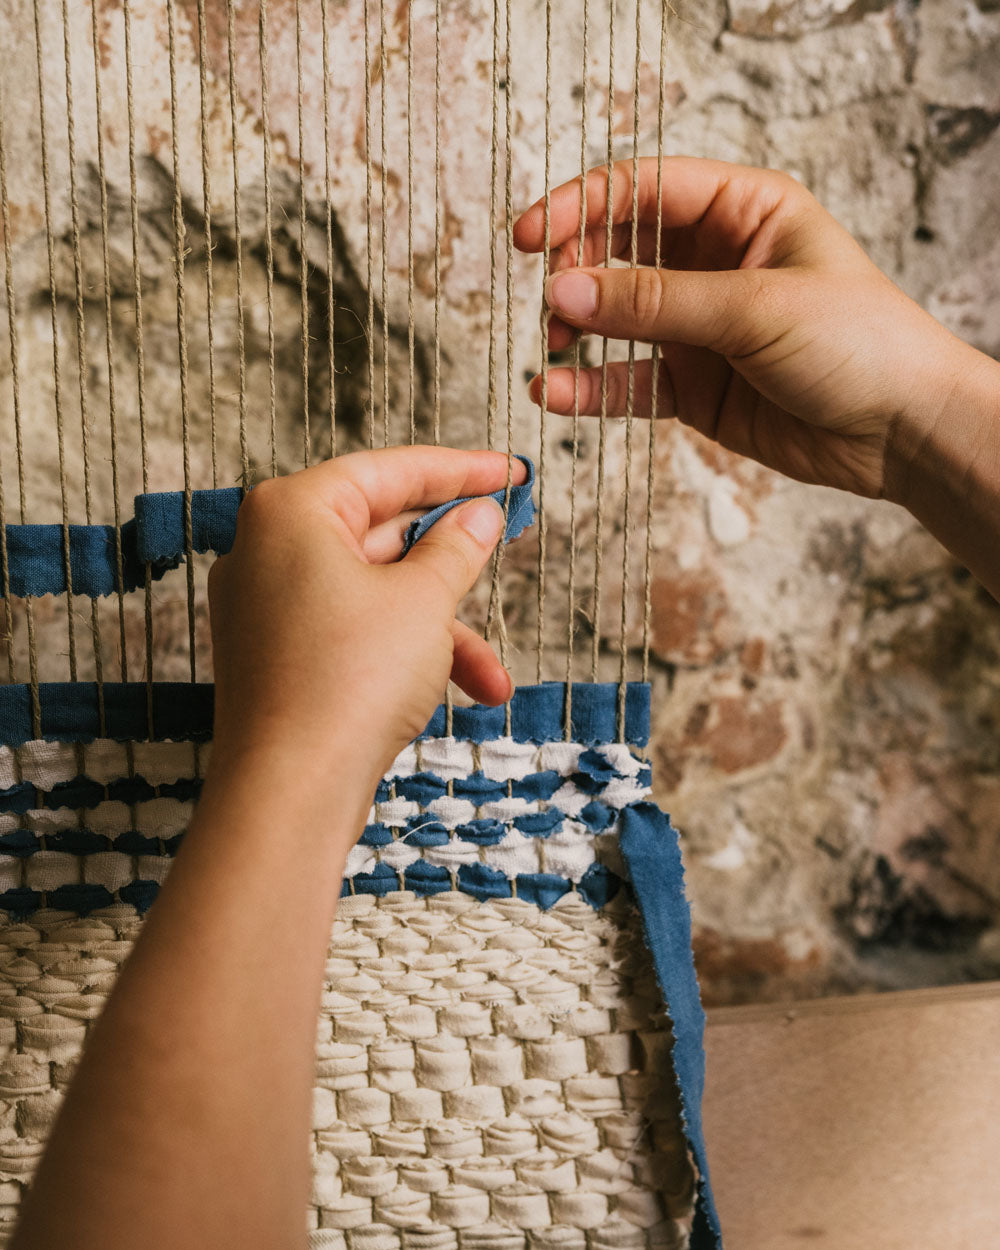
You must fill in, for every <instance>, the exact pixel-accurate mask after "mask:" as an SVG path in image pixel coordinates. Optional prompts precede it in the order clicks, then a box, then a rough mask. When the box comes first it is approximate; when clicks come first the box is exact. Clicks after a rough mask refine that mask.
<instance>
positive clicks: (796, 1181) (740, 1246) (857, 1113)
mask: <svg viewBox="0 0 1000 1250" xmlns="http://www.w3.org/2000/svg"><path fill="white" fill-rule="evenodd" d="M707 1054H708V1081H707V1089H706V1098H705V1131H706V1135H707V1139H708V1153H709V1160H710V1166H711V1168H712V1179H713V1183H714V1187H715V1193H716V1199H717V1202H718V1206H719V1211H720V1215H721V1218H722V1227H723V1232H724V1235H725V1245H726V1250H945V1248H947V1250H990V1248H991V1247H1000V982H998V983H990V984H988V985H975V986H962V987H956V988H954V989H944V990H926V991H912V992H905V993H897V994H883V995H865V996H863V997H857V998H839V999H826V1000H822V1001H818V1002H811V1003H803V1004H797V1005H795V1006H794V1007H791V1008H789V1007H777V1006H774V1007H770V1006H769V1007H727V1008H721V1009H717V1010H714V1011H711V1012H709V1024H708V1031H707Z"/></svg>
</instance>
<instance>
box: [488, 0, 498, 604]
mask: <svg viewBox="0 0 1000 1250" xmlns="http://www.w3.org/2000/svg"><path fill="white" fill-rule="evenodd" d="M491 85H492V90H493V100H492V113H491V121H490V136H491V139H490V217H489V231H490V233H489V254H490V324H489V344H488V360H487V368H486V446H487V447H488V448H489V449H490V450H491V451H492V450H493V447H494V445H495V443H496V420H497V352H496V338H497V336H496V314H497V170H498V162H497V149H498V148H499V146H500V132H499V119H500V0H493V72H492V78H491ZM492 614H493V596H492V594H491V596H490V617H491V618H492Z"/></svg>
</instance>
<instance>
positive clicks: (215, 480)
mask: <svg viewBox="0 0 1000 1250" xmlns="http://www.w3.org/2000/svg"><path fill="white" fill-rule="evenodd" d="M207 42H208V40H207V32H206V26H205V0H198V96H199V101H200V106H201V131H200V137H201V199H202V205H203V209H202V215H203V218H204V233H205V318H206V329H207V334H208V431H209V444H210V448H211V455H212V486H213V488H214V487H216V486H218V484H219V456H218V433H217V429H216V422H217V415H216V394H215V281H214V276H213V273H212V250H213V243H212V174H211V170H210V167H209V160H208V66H207V63H206V56H207Z"/></svg>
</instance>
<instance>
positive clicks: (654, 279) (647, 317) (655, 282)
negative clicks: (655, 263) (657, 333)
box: [629, 269, 663, 329]
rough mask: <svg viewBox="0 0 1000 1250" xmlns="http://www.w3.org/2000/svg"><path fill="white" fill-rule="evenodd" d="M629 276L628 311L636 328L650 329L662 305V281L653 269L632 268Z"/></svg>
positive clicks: (657, 318)
mask: <svg viewBox="0 0 1000 1250" xmlns="http://www.w3.org/2000/svg"><path fill="white" fill-rule="evenodd" d="M629 277H630V279H631V281H630V285H629V300H630V307H629V312H630V313H631V315H632V317H633V318H634V320H635V325H636V327H637V328H642V327H647V328H650V329H652V328H653V327H654V326H655V324H656V322H657V321H658V320H659V316H660V311H661V309H662V307H663V282H662V280H661V278H660V275H659V273H657V272H656V271H655V270H653V269H636V270H633V271H632V272H631V273H630V274H629Z"/></svg>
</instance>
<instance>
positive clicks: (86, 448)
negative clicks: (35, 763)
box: [61, 0, 105, 761]
mask: <svg viewBox="0 0 1000 1250" xmlns="http://www.w3.org/2000/svg"><path fill="white" fill-rule="evenodd" d="M61 7H62V34H63V71H64V81H65V89H66V151H67V157H68V162H69V203H70V239H71V246H72V252H73V294H74V313H75V323H76V364H77V393H78V395H79V400H80V442H81V447H82V451H83V506H84V516H85V519H86V523H87V524H88V525H90V524H92V523H93V519H94V515H93V492H92V489H91V481H92V480H91V463H90V404H89V395H88V388H87V373H88V362H87V320H86V313H85V311H84V302H83V301H84V289H83V249H82V246H81V242H80V199H79V194H78V188H77V180H76V116H75V101H74V97H73V71H72V62H71V57H70V39H69V10H68V7H67V2H66V0H62V6H61ZM90 640H91V644H92V646H93V650H94V675H95V677H96V678H97V712H98V721H99V724H100V727H101V734H102V736H103V735H104V732H105V714H104V648H103V645H102V641H101V621H100V617H99V615H98V605H97V600H96V599H95V598H92V599H91V600H90ZM81 761H82V755H81Z"/></svg>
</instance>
